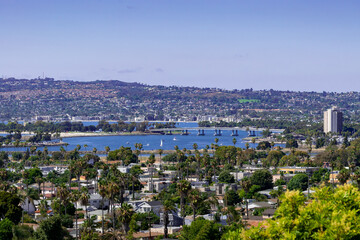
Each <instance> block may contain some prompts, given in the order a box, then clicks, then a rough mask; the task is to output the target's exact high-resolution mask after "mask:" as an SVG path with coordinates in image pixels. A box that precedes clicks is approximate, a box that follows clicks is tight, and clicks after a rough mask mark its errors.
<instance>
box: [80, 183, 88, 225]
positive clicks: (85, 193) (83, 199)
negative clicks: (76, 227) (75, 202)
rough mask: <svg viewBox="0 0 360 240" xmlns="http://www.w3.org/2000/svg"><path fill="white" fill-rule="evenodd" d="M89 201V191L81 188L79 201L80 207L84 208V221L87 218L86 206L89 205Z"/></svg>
mask: <svg viewBox="0 0 360 240" xmlns="http://www.w3.org/2000/svg"><path fill="white" fill-rule="evenodd" d="M89 200H90V195H89V191H88V189H87V188H86V187H83V188H82V189H81V192H80V196H79V201H80V203H81V205H83V206H85V216H86V219H87V218H89V216H88V211H87V205H88V204H89Z"/></svg>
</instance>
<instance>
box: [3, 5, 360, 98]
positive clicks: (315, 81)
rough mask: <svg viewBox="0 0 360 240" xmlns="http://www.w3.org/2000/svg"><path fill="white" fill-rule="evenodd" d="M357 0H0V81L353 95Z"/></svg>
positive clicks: (359, 34) (356, 87) (359, 86)
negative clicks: (106, 82) (97, 82)
mask: <svg viewBox="0 0 360 240" xmlns="http://www.w3.org/2000/svg"><path fill="white" fill-rule="evenodd" d="M359 12H360V2H358V1H334V0H327V1H325V0H319V1H300V0H294V1H282V0H276V1H275V0H274V1H269V0H266V1H265V0H262V1H250V0H247V1H231V0H229V1H214V0H208V1H180V0H171V1H170V0H168V1H164V0H158V1H146V0H141V1H140V0H139V1H137V0H133V1H121V0H107V1H99V0H86V1H85V0H78V1H69V0H63V1H45V0H33V1H10V0H3V1H1V2H0V29H1V33H2V34H1V38H0V53H1V57H0V77H3V76H4V77H15V78H36V77H38V76H41V77H42V76H43V73H44V75H45V76H47V77H52V78H55V79H57V80H76V81H93V80H120V81H125V82H139V83H144V84H149V85H166V86H170V85H177V86H196V87H217V88H222V89H230V90H231V89H244V88H253V89H256V90H259V89H276V90H295V91H318V92H319V91H333V92H344V91H360V81H359V80H360V68H359V67H358V65H359V62H360V15H359V14H358V13H359Z"/></svg>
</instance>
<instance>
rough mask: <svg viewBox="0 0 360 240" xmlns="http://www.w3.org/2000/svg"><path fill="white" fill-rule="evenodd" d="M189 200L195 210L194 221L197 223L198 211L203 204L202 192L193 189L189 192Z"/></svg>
mask: <svg viewBox="0 0 360 240" xmlns="http://www.w3.org/2000/svg"><path fill="white" fill-rule="evenodd" d="M188 198H189V201H190V206H191V208H192V210H193V221H195V217H196V211H197V209H198V207H199V205H200V204H201V200H202V199H201V195H200V191H199V190H198V189H192V190H191V191H190V192H189V195H188Z"/></svg>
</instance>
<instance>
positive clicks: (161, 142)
mask: <svg viewBox="0 0 360 240" xmlns="http://www.w3.org/2000/svg"><path fill="white" fill-rule="evenodd" d="M163 145H164V141H163V140H162V139H161V140H160V147H162V146H163Z"/></svg>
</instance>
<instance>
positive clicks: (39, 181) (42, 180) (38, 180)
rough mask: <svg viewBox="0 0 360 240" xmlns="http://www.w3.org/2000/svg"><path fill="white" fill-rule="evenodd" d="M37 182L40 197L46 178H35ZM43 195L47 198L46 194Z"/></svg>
mask: <svg viewBox="0 0 360 240" xmlns="http://www.w3.org/2000/svg"><path fill="white" fill-rule="evenodd" d="M35 182H36V183H37V184H38V187H39V189H38V192H39V196H40V192H41V183H43V182H44V178H42V177H35ZM43 195H44V196H45V194H44V193H43Z"/></svg>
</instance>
